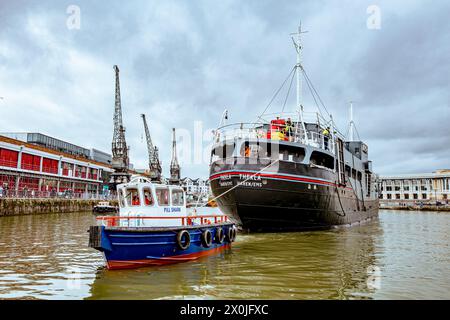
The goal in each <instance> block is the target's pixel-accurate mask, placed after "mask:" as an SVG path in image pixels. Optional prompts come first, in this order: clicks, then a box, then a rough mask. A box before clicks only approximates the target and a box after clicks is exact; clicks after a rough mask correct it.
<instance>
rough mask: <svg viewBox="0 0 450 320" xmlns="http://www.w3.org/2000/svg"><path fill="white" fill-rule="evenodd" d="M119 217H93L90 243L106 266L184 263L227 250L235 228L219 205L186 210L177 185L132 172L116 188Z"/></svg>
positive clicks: (132, 266) (183, 195)
mask: <svg viewBox="0 0 450 320" xmlns="http://www.w3.org/2000/svg"><path fill="white" fill-rule="evenodd" d="M117 192H118V200H119V208H120V209H119V216H103V217H97V221H98V223H99V225H98V226H92V227H91V228H90V230H89V232H90V239H89V246H90V247H93V248H95V249H97V250H99V251H101V252H102V253H103V254H104V257H105V260H106V264H107V267H108V268H109V269H122V268H135V267H140V266H148V265H161V264H167V263H175V262H183V261H190V260H194V259H197V258H199V257H201V256H204V255H208V254H212V253H215V252H218V251H221V250H223V249H226V248H229V247H230V245H231V243H232V242H233V241H234V240H235V237H236V227H235V226H234V224H233V223H232V222H231V221H229V220H228V217H227V216H226V215H224V214H222V213H221V212H220V211H219V209H218V208H206V207H205V208H186V197H185V193H184V191H183V189H182V188H181V187H179V186H174V185H164V184H156V183H152V182H151V181H150V180H149V179H147V178H145V177H140V176H133V177H132V179H131V181H130V182H128V183H125V184H120V185H118V186H117Z"/></svg>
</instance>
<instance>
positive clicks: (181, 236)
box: [177, 230, 191, 250]
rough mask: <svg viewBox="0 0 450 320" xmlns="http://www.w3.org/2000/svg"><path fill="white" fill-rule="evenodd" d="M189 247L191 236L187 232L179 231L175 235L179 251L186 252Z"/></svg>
mask: <svg viewBox="0 0 450 320" xmlns="http://www.w3.org/2000/svg"><path fill="white" fill-rule="evenodd" d="M190 245H191V235H190V234H189V231H187V230H181V231H178V233H177V246H178V248H180V249H181V250H187V249H188V248H189V246H190Z"/></svg>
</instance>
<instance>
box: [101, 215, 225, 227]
mask: <svg viewBox="0 0 450 320" xmlns="http://www.w3.org/2000/svg"><path fill="white" fill-rule="evenodd" d="M96 220H97V222H99V223H100V225H102V226H105V227H132V226H133V224H135V223H130V222H131V221H133V222H138V221H139V222H140V224H141V225H142V224H143V220H150V221H155V220H164V221H167V220H172V221H176V222H181V225H182V226H193V225H198V226H207V225H209V224H218V223H224V222H228V221H229V220H228V216H226V215H199V216H172V217H167V216H157V217H156V216H102V217H97V218H96Z"/></svg>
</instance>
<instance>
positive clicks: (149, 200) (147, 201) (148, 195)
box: [143, 188, 154, 207]
mask: <svg viewBox="0 0 450 320" xmlns="http://www.w3.org/2000/svg"><path fill="white" fill-rule="evenodd" d="M143 193H144V205H146V206H147V207H149V206H153V205H154V201H153V196H152V189H150V188H144V189H143Z"/></svg>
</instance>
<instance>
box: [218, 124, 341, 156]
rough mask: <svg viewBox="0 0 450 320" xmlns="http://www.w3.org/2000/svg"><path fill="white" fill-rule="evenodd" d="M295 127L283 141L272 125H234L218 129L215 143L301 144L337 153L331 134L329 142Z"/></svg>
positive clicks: (317, 134) (319, 133)
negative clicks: (229, 141)
mask: <svg viewBox="0 0 450 320" xmlns="http://www.w3.org/2000/svg"><path fill="white" fill-rule="evenodd" d="M295 126H296V123H294V132H292V134H291V136H287V135H285V136H284V138H283V139H280V138H279V136H278V133H277V132H278V130H271V129H270V124H262V123H234V124H229V125H225V126H223V127H220V128H218V129H217V130H216V131H215V137H214V142H215V143H220V142H223V141H227V140H234V139H243V140H267V141H279V142H281V141H284V142H293V143H300V144H303V145H307V146H311V147H314V148H318V149H323V150H325V151H328V152H331V153H334V152H335V143H334V142H333V141H334V136H333V134H332V133H330V136H329V137H328V142H327V141H326V137H325V136H324V135H323V134H322V133H321V132H316V131H312V130H306V134H305V132H304V130H303V129H302V128H301V127H300V126H299V127H300V128H298V129H296V128H295Z"/></svg>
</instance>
